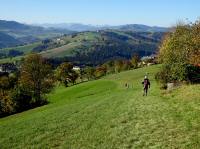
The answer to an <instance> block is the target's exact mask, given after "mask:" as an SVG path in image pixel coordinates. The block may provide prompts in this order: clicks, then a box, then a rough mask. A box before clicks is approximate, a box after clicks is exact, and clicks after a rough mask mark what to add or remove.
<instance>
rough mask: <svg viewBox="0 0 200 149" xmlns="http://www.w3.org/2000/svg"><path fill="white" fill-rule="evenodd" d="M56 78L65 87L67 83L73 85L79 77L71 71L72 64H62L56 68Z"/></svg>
mask: <svg viewBox="0 0 200 149" xmlns="http://www.w3.org/2000/svg"><path fill="white" fill-rule="evenodd" d="M56 76H57V79H58V80H59V81H60V82H61V83H63V84H64V85H65V86H66V87H67V86H68V85H69V83H73V84H74V83H75V81H76V80H77V78H78V76H79V75H78V73H77V72H76V71H74V70H73V64H71V63H67V62H64V63H62V64H61V65H60V66H59V67H58V68H57V70H56Z"/></svg>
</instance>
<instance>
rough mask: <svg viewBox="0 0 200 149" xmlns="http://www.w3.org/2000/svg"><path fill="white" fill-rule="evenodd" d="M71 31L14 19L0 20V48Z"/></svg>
mask: <svg viewBox="0 0 200 149" xmlns="http://www.w3.org/2000/svg"><path fill="white" fill-rule="evenodd" d="M71 33H73V31H69V30H67V29H61V28H58V29H55V28H44V27H39V26H33V25H27V24H22V23H18V22H15V21H6V20H0V48H5V47H11V46H17V45H23V44H29V43H33V42H37V41H40V40H43V39H46V38H52V37H57V36H61V35H63V34H71Z"/></svg>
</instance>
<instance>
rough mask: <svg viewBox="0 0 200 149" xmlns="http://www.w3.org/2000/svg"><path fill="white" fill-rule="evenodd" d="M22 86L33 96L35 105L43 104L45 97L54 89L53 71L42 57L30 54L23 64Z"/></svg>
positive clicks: (21, 72) (21, 73)
mask: <svg viewBox="0 0 200 149" xmlns="http://www.w3.org/2000/svg"><path fill="white" fill-rule="evenodd" d="M20 85H21V86H22V88H23V89H24V91H26V92H28V93H29V95H31V96H32V103H33V104H36V105H40V104H43V102H44V101H45V99H44V98H43V95H45V94H47V93H49V92H50V91H51V90H52V88H53V87H54V77H53V69H52V68H51V66H50V65H49V64H48V63H47V61H46V60H45V59H44V58H43V57H42V56H41V55H39V54H30V55H28V56H27V57H26V58H25V59H24V62H23V64H22V68H21V71H20Z"/></svg>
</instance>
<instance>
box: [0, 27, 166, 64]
mask: <svg viewBox="0 0 200 149" xmlns="http://www.w3.org/2000/svg"><path fill="white" fill-rule="evenodd" d="M163 36H164V33H163V32H133V31H121V30H100V31H87V32H80V33H74V34H71V35H65V36H60V37H57V38H54V39H51V40H48V42H37V43H34V44H28V45H25V46H19V47H14V48H6V49H1V50H0V53H3V54H7V53H9V51H10V50H17V51H20V52H23V53H24V54H28V53H30V52H39V53H41V54H42V55H43V56H44V57H46V58H48V59H54V60H55V61H71V62H73V63H75V64H76V65H98V64H102V63H104V62H105V61H108V60H111V59H130V58H131V57H132V55H133V54H134V53H138V54H139V55H140V56H146V55H151V54H154V53H156V51H157V48H158V46H159V44H160V42H161V39H162V37H163Z"/></svg>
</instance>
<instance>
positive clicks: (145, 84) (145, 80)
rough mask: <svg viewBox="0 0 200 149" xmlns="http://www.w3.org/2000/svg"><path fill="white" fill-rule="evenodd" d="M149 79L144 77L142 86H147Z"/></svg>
mask: <svg viewBox="0 0 200 149" xmlns="http://www.w3.org/2000/svg"><path fill="white" fill-rule="evenodd" d="M148 84H149V81H148V79H144V87H148Z"/></svg>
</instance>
